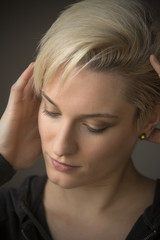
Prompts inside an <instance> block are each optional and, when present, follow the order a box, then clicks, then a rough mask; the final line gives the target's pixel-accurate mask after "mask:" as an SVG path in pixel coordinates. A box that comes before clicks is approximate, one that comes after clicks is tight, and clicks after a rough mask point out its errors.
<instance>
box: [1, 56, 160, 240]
mask: <svg viewBox="0 0 160 240" xmlns="http://www.w3.org/2000/svg"><path fill="white" fill-rule="evenodd" d="M150 61H151V64H152V66H153V68H154V69H155V71H156V72H157V74H158V75H160V63H159V62H158V60H157V59H155V57H154V56H151V58H150ZM32 73H33V64H31V65H30V66H29V67H28V68H27V69H26V70H25V71H24V73H23V74H22V75H21V76H20V78H19V79H18V80H17V82H16V83H15V84H14V85H13V86H12V88H11V93H10V98H9V102H8V105H7V108H6V110H5V112H4V114H3V116H2V118H1V120H0V133H1V138H0V152H1V153H2V155H4V157H5V158H6V159H7V160H8V161H9V163H10V164H12V166H13V168H14V169H16V170H18V169H22V168H27V167H28V166H30V165H32V164H33V163H34V162H35V161H36V160H37V158H38V156H40V154H41V140H42V147H43V152H44V155H45V161H46V166H47V172H48V176H49V181H48V182H47V184H46V187H45V191H44V199H43V201H44V207H45V212H46V219H47V222H48V225H49V228H50V231H51V234H52V235H53V236H54V237H55V238H54V239H56V240H62V239H66V240H68V239H72V238H71V236H72V237H73V239H77V235H78V236H80V237H81V238H80V239H82V238H83V239H102V240H103V239H110V240H112V239H114V240H116V239H117V240H120V239H125V236H126V234H127V233H128V232H129V230H130V229H131V227H132V225H133V223H134V222H135V221H136V220H137V217H138V216H139V215H140V214H141V213H142V212H143V210H144V208H145V207H147V206H148V205H149V204H151V202H152V200H153V195H154V186H155V184H154V183H153V182H152V181H150V180H148V179H146V178H143V177H142V176H140V175H139V174H138V173H137V172H136V170H135V169H134V167H133V165H132V162H131V161H130V152H131V151H132V148H133V147H134V144H135V143H136V141H137V136H138V134H137V133H136V131H135V130H134V128H133V126H132V116H133V112H134V107H133V106H130V105H127V103H126V102H125V101H124V99H123V97H122V95H121V91H119V92H118V91H117V92H115V85H114V84H113V82H115V79H113V82H112V81H111V78H113V76H110V78H108V77H109V76H107V81H106V84H109V85H106V86H107V87H110V91H109V92H108V95H105V94H104V92H103V91H104V88H103V89H98V90H97V88H96V93H97V98H96V103H97V105H96V103H95V102H94V105H93V101H94V99H93V95H94V94H93V88H94V87H95V86H96V79H94V80H93V81H92V82H91V79H89V81H90V84H89V87H88V88H85V92H86V93H87V94H90V95H85V98H84V97H83V98H80V96H79V98H78V99H77V101H79V103H80V104H79V105H77V102H74V101H75V94H74V91H72V92H71V93H69V88H68V89H67V84H71V85H70V86H71V87H72V90H73V89H74V90H75V91H76V89H77V88H79V85H78V83H79V81H77V86H76V85H74V84H73V85H72V81H67V84H66V85H65V87H64V88H63V89H62V91H61V92H60V93H61V94H60V93H59V94H58V92H57V94H56V95H54V94H53V92H52V91H51V89H49V88H48V89H44V90H45V93H46V94H47V95H49V97H50V98H51V99H52V100H54V101H55V102H56V103H57V104H58V106H59V108H60V110H61V112H63V117H60V119H57V120H56V119H54V118H53V119H52V118H51V117H48V116H47V115H44V113H42V109H43V108H44V106H43V104H44V99H43V101H42V104H41V107H40V111H39V127H40V134H41V137H42V139H40V136H39V131H38V127H37V121H38V120H37V114H38V109H39V103H40V102H39V99H37V98H36V97H35V95H34V93H33V89H32V78H31V76H32ZM88 74H89V73H88ZM79 80H81V81H83V79H79ZM101 80H102V82H103V77H102V79H101ZM116 81H117V82H116V83H115V84H116V85H117V84H119V87H122V86H121V83H120V79H119V78H118V79H116ZM52 84H53V87H54V88H55V89H56V83H55V81H54V82H52ZM83 84H84V85H85V84H87V82H84V81H83ZM103 84H104V83H103ZM85 86H87V85H85ZM103 86H104V85H103ZM68 87H69V85H68ZM91 87H92V88H91ZM108 89H109V88H108ZM119 89H120V88H119ZM99 90H102V92H103V94H104V95H105V96H104V95H103V96H101V94H100V95H99V94H98V91H99ZM81 91H82V89H81ZM62 93H63V96H65V97H66V100H67V101H65V102H64V99H63V98H62ZM70 94H71V95H70ZM77 96H78V95H77ZM82 96H83V92H82ZM87 96H90V99H91V100H93V101H90V102H89V99H88V98H87ZM113 96H114V97H113ZM102 97H105V100H106V101H107V100H109V99H110V100H112V101H107V102H109V103H110V104H109V105H106V106H103V105H101V101H102ZM94 98H95V95H94ZM107 98H108V99H107ZM80 100H82V102H81V101H80ZM111 103H112V104H111ZM47 104H48V103H47ZM99 104H100V106H99ZM68 106H69V107H68ZM116 106H118V107H117V108H116ZM124 106H125V107H127V110H128V111H129V112H130V115H129V114H128V111H125V113H124V111H123V110H124V109H123V107H124ZM49 107H50V106H49ZM104 108H105V112H106V110H107V112H108V111H109V112H110V113H112V114H114V115H118V117H119V120H118V121H116V123H115V125H114V126H113V127H110V128H109V129H108V130H107V131H106V132H103V134H102V135H101V134H100V135H94V134H93V133H92V134H91V133H90V132H89V131H88V128H87V126H86V125H84V124H83V123H85V124H86V123H87V124H88V125H89V126H91V127H92V128H93V127H99V125H98V126H97V119H95V120H94V121H93V120H90V119H85V118H84V119H83V121H80V119H79V114H80V113H85V114H86V112H84V110H87V113H88V112H89V113H91V112H97V111H99V110H101V111H104ZM77 109H78V110H77ZM50 110H52V111H53V108H52V109H50ZM54 110H55V109H54ZM121 113H124V114H121ZM126 114H127V117H128V121H127V120H126V119H125V116H126ZM157 115H159V112H157ZM44 119H45V121H47V122H48V124H49V125H50V128H49V129H50V132H47V129H45V128H44V127H43V126H40V125H41V121H43V120H44ZM95 121H96V126H95ZM103 121H104V120H103ZM110 121H111V119H110ZM112 121H113V119H112ZM114 121H115V120H114ZM98 122H99V120H98ZM107 122H108V119H107ZM62 123H63V124H62ZM98 124H99V123H98ZM125 124H126V125H125ZM53 125H54V126H55V125H56V127H55V129H54V131H53ZM24 126H25V128H24ZM150 127H151V125H150V124H148V128H150ZM43 128H44V129H43ZM62 128H63V131H62ZM126 128H127V131H128V133H127V131H126ZM71 130H72V131H71ZM145 130H147V128H146V129H145ZM58 131H59V132H60V136H58V135H57V132H58ZM17 133H18V134H17ZM149 134H150V132H148V134H147V136H148V138H147V140H149V141H153V142H157V143H160V133H159V131H158V130H154V131H153V132H152V134H151V135H149ZM45 138H46V141H47V142H48V144H47V145H46V144H45V142H44V140H45ZM119 138H120V139H121V141H124V143H125V144H126V145H127V147H126V145H125V148H126V153H125V152H124V151H123V149H124V144H122V142H121V141H119ZM54 139H56V144H53V143H54ZM65 139H68V141H67V142H66V141H65ZM102 139H103V141H102ZM110 139H111V140H110ZM104 140H105V141H106V143H105V145H104ZM84 141H85V142H84ZM84 143H85V144H84ZM91 143H92V144H93V146H94V148H93V147H92V148H91V145H90V144H91ZM100 143H102V146H101V144H100ZM65 144H66V145H65ZM72 144H73V146H74V148H72V147H71V146H72ZM86 145H87V147H86ZM121 146H122V147H123V148H122V150H121ZM99 148H100V149H101V150H103V151H102V152H100V151H99ZM114 149H116V150H117V151H119V152H120V154H119V155H118V157H116V156H115V154H114ZM48 153H50V154H53V153H54V156H53V157H55V156H59V159H61V160H65V161H67V163H70V164H77V165H80V166H81V168H79V169H78V170H77V171H76V172H73V173H61V172H58V171H57V170H55V169H54V168H53V166H52V165H51V164H50V161H49V158H48ZM93 153H94V154H93ZM72 156H74V158H72ZM105 156H106V157H105ZM82 157H85V158H82ZM97 158H98V167H97ZM22 159H23V161H22ZM84 160H85V161H84ZM92 160H93V162H92ZM100 160H101V161H100ZM109 160H111V161H109ZM104 166H105V167H104ZM106 166H107V168H106ZM96 170H97V171H98V174H95V171H96ZM53 172H54V174H53ZM86 173H87V176H85V174H86ZM59 199H61V201H59ZM137 199H138V201H137ZM53 200H54V202H53ZM131 202H132V203H134V202H136V204H130V203H131ZM128 204H129V206H128ZM131 206H132V207H131ZM57 209H58V211H57ZM124 209H125V212H124ZM82 212H83V214H82ZM59 226H62V227H61V228H59ZM68 226H69V228H68ZM95 226H96V228H95ZM111 226H116V228H112V227H111ZM62 228H63V231H62ZM68 229H69V230H70V231H69V232H68ZM90 230H91V231H90ZM106 233H107V235H106V236H105V234H106ZM70 234H71V235H70ZM97 236H98V238H97ZM77 240H79V239H77Z"/></svg>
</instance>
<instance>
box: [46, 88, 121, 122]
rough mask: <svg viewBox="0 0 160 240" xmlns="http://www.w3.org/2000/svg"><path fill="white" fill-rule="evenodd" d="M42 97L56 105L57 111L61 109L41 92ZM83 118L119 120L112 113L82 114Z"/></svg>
mask: <svg viewBox="0 0 160 240" xmlns="http://www.w3.org/2000/svg"><path fill="white" fill-rule="evenodd" d="M41 95H42V96H43V97H44V98H45V99H46V100H47V101H48V102H50V103H51V104H52V105H54V106H55V107H56V108H57V109H59V107H58V106H57V104H56V103H54V102H53V101H52V100H51V99H50V98H49V97H48V96H47V95H46V94H45V93H44V92H43V91H41ZM81 117H88V118H96V117H104V118H118V116H116V115H112V114H110V113H93V114H81Z"/></svg>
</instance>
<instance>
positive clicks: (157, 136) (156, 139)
mask: <svg viewBox="0 0 160 240" xmlns="http://www.w3.org/2000/svg"><path fill="white" fill-rule="evenodd" d="M147 140H148V141H150V142H153V143H160V129H158V128H155V129H154V130H153V131H152V133H151V134H150V136H149V137H148V138H147Z"/></svg>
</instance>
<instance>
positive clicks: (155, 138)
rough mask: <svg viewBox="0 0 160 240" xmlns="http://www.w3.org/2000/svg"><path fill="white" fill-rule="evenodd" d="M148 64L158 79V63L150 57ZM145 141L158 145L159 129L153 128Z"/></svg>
mask: <svg viewBox="0 0 160 240" xmlns="http://www.w3.org/2000/svg"><path fill="white" fill-rule="evenodd" d="M150 63H151V65H152V67H153V68H154V70H155V71H156V72H157V74H158V76H159V78H160V62H159V61H158V59H157V58H156V57H155V56H154V55H151V56H150ZM159 116H160V112H159ZM147 140H148V141H150V142H154V143H160V129H158V128H155V129H154V130H153V131H152V133H151V135H150V136H149V137H148V138H147Z"/></svg>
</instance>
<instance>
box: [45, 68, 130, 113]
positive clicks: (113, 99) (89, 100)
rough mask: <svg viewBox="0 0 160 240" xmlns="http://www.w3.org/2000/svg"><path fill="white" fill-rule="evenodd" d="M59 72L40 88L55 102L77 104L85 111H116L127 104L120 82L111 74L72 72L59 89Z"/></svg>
mask: <svg viewBox="0 0 160 240" xmlns="http://www.w3.org/2000/svg"><path fill="white" fill-rule="evenodd" d="M61 78H62V73H60V72H59V73H58V74H57V75H56V76H54V77H52V78H51V80H50V81H49V83H48V85H47V86H46V88H45V89H44V91H45V92H46V94H47V95H48V96H49V97H50V98H51V99H52V100H54V101H55V102H57V103H58V104H62V105H63V104H64V105H68V106H74V107H76V108H77V106H78V107H79V110H80V107H82V108H85V109H87V110H88V111H94V110H95V111H96V112H97V110H101V111H105V110H106V108H107V110H111V111H112V112H113V111H120V109H121V108H123V107H125V105H128V103H127V102H126V100H125V99H124V97H123V91H124V81H123V78H122V77H119V76H118V75H116V74H112V73H103V72H94V71H90V70H82V71H80V72H79V73H78V74H76V70H74V71H72V73H71V74H70V75H69V77H68V78H67V79H66V81H65V83H64V84H63V86H62V87H61V88H60V84H61Z"/></svg>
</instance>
